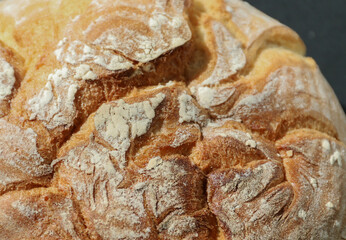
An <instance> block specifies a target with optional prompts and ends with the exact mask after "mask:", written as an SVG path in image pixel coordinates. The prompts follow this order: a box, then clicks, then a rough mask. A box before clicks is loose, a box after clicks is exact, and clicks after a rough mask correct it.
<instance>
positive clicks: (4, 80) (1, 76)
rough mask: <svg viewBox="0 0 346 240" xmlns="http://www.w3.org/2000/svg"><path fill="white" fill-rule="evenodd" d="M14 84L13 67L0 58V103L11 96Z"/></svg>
mask: <svg viewBox="0 0 346 240" xmlns="http://www.w3.org/2000/svg"><path fill="white" fill-rule="evenodd" d="M15 82H16V78H15V76H14V69H13V67H12V66H11V65H10V64H9V63H8V62H7V61H6V60H5V59H3V58H2V57H1V56H0V102H1V101H3V100H5V99H6V98H7V97H8V96H10V95H11V94H12V90H13V85H14V83H15Z"/></svg>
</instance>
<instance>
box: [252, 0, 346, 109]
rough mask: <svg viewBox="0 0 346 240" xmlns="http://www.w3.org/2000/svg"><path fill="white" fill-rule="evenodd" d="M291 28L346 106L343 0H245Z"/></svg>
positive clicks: (345, 12)
mask: <svg viewBox="0 0 346 240" xmlns="http://www.w3.org/2000/svg"><path fill="white" fill-rule="evenodd" d="M247 2H249V3H250V4H251V5H253V6H255V7H256V8H258V9H260V10H261V11H263V12H265V13H267V14H268V15H269V16H271V17H273V18H275V19H277V20H279V21H280V22H282V23H284V24H285V25H287V26H289V27H291V28H292V29H294V30H295V31H296V32H297V33H298V34H299V35H300V36H301V38H302V39H303V40H304V42H305V44H306V46H307V55H308V56H311V57H313V58H314V59H315V60H316V62H317V63H318V65H319V66H320V68H321V71H322V73H323V74H324V76H325V77H326V78H327V80H328V81H329V83H330V84H331V86H332V87H333V89H334V91H335V93H336V95H337V96H338V98H339V100H340V102H341V103H342V105H343V106H344V110H345V107H346V0H247Z"/></svg>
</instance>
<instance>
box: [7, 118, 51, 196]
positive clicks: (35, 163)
mask: <svg viewBox="0 0 346 240" xmlns="http://www.w3.org/2000/svg"><path fill="white" fill-rule="evenodd" d="M0 134H1V138H0V192H1V190H4V189H6V188H7V187H8V186H10V187H11V186H12V185H13V184H16V183H18V184H19V183H22V182H27V183H28V184H29V183H30V182H35V179H36V178H39V177H43V176H47V175H49V174H51V173H52V168H51V167H50V165H49V164H48V163H47V162H46V161H45V160H44V159H43V158H42V157H41V155H40V154H39V153H38V151H37V146H36V144H37V134H36V133H35V132H34V131H33V130H32V129H31V128H28V129H22V128H19V127H17V126H15V125H13V124H11V123H9V122H7V121H5V120H3V119H0Z"/></svg>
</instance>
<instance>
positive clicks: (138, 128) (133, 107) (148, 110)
mask: <svg viewBox="0 0 346 240" xmlns="http://www.w3.org/2000/svg"><path fill="white" fill-rule="evenodd" d="M164 99H165V94H163V93H159V94H157V95H156V96H155V97H152V98H150V99H148V100H147V101H143V102H139V103H133V104H127V103H125V102H124V100H119V101H116V102H114V105H115V106H113V104H104V105H102V106H101V107H100V109H99V110H98V111H97V113H96V115H95V127H96V130H97V131H98V133H99V134H100V136H101V137H102V138H103V139H104V140H105V141H107V142H108V143H109V144H110V145H111V146H112V147H113V148H114V151H113V154H114V156H115V157H116V158H117V159H118V161H120V162H121V166H122V167H124V166H125V164H126V158H125V154H126V151H127V150H128V149H129V147H130V145H131V140H133V139H135V138H136V137H139V136H142V135H143V134H145V133H146V132H147V131H148V130H149V128H150V124H151V122H152V121H153V118H154V117H155V109H156V108H157V107H158V106H159V105H160V103H161V102H162V101H163V100H164Z"/></svg>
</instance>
